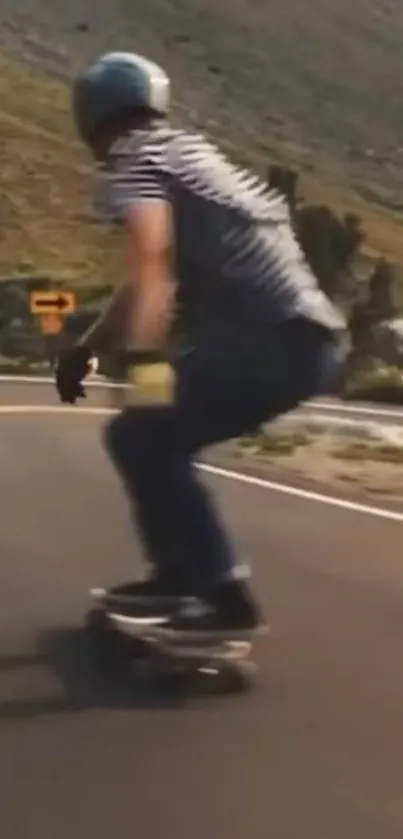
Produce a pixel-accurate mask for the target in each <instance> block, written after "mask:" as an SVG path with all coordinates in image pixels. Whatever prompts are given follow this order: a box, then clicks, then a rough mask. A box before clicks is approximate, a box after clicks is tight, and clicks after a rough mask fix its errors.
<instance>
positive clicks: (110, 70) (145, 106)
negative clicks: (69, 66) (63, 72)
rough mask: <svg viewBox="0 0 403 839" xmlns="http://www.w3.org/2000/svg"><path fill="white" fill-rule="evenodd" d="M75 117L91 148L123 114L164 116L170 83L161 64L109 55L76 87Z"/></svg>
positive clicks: (126, 55) (127, 54)
mask: <svg viewBox="0 0 403 839" xmlns="http://www.w3.org/2000/svg"><path fill="white" fill-rule="evenodd" d="M72 99H73V102H72V106H73V116H74V120H75V124H76V128H77V130H78V133H79V135H80V136H81V138H82V139H83V140H84V142H85V143H87V144H88V145H92V144H93V142H94V140H96V138H97V137H98V136H99V134H100V132H102V131H103V130H105V127H107V126H108V125H110V124H111V123H112V122H113V121H114V119H115V118H117V117H118V116H119V114H122V113H130V112H133V113H135V112H136V111H143V112H150V113H152V114H155V115H160V116H165V115H166V114H167V113H168V111H169V105H170V81H169V78H168V76H167V74H166V73H165V72H164V70H162V68H161V67H159V66H158V64H154V63H153V62H152V61H149V60H148V59H147V58H143V57H142V56H141V55H136V54H135V53H131V52H109V53H106V55H103V56H102V57H101V58H99V59H98V60H97V61H96V62H95V63H94V64H92V65H90V67H88V68H87V69H86V70H84V72H83V73H81V75H80V76H79V77H78V78H77V79H76V81H75V82H74V85H73V96H72Z"/></svg>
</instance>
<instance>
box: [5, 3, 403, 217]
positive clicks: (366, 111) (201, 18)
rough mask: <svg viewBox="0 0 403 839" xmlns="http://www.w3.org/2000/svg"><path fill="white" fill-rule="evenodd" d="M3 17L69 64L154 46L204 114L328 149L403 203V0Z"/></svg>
mask: <svg viewBox="0 0 403 839" xmlns="http://www.w3.org/2000/svg"><path fill="white" fill-rule="evenodd" d="M0 19H1V24H0V26H1V32H2V38H3V42H4V41H5V42H7V43H8V44H9V45H10V44H12V45H13V46H14V47H17V48H18V49H20V48H21V45H22V46H23V47H24V49H25V50H26V51H28V50H29V51H31V52H35V53H36V54H37V55H38V56H39V57H40V58H41V60H45V61H48V62H51V63H52V64H53V65H54V66H57V67H59V69H61V70H63V71H64V70H66V69H69V68H71V67H72V66H74V65H75V64H76V63H77V61H79V60H80V59H82V58H85V57H88V56H92V55H94V54H95V53H97V52H99V50H104V49H108V48H111V47H112V48H126V47H129V48H133V49H136V50H139V51H145V52H147V53H148V54H149V55H150V56H152V57H153V58H155V59H156V60H157V61H160V62H162V63H163V64H164V65H165V66H166V67H167V69H168V71H169V72H170V73H171V75H172V77H173V80H174V82H175V88H176V96H177V100H178V102H179V104H180V105H181V106H182V107H183V108H184V109H185V110H186V111H187V113H188V114H189V115H190V116H191V118H193V120H194V121H195V122H198V123H199V124H201V125H206V124H209V123H210V124H213V127H215V128H216V129H217V130H219V131H221V132H223V133H225V134H226V136H227V137H231V139H232V140H233V141H234V142H235V143H236V144H239V145H243V146H247V147H248V148H249V149H252V148H253V149H255V151H256V152H259V151H261V150H262V149H263V150H264V149H265V148H266V147H269V148H273V147H275V148H276V145H278V146H279V147H280V148H281V150H282V153H283V155H284V154H285V155H286V156H287V157H288V159H289V158H290V156H291V157H293V158H294V159H296V160H297V161H302V162H304V161H305V162H306V160H307V157H308V158H309V154H310V153H312V151H313V152H314V155H315V157H316V158H317V157H318V156H319V157H320V156H323V155H324V156H325V157H326V156H327V155H328V156H330V157H331V158H332V159H333V166H334V167H335V169H336V175H337V169H338V167H339V166H340V165H342V166H347V167H349V169H348V174H350V175H351V176H354V179H355V180H358V181H360V183H361V189H362V191H363V193H364V194H365V197H367V198H373V197H374V196H375V195H376V196H378V197H379V196H381V197H382V198H383V199H384V200H385V201H387V202H388V203H389V204H395V205H400V203H401V198H400V193H401V187H402V185H403V166H401V163H402V158H403V108H402V103H401V70H402V49H401V45H402V41H403V5H402V2H401V0H380V2H376V3H375V2H373V3H371V2H369V0H337V2H336V0H298V2H296V0H219V2H217V0H147V2H140V0H116V2H115V3H109V2H106V0H86V3H85V4H82V3H81V2H78V0H69V2H66V0H18V3H15V2H14V0H0ZM214 124H215V125H214ZM284 141H286V145H284ZM287 143H288V144H289V145H287ZM328 163H329V166H330V161H328ZM339 174H340V173H339Z"/></svg>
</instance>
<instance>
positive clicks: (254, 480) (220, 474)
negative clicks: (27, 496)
mask: <svg viewBox="0 0 403 839" xmlns="http://www.w3.org/2000/svg"><path fill="white" fill-rule="evenodd" d="M117 412H118V409H117V408H96V407H90V406H88V407H85V406H83V407H80V408H75V407H74V406H68V405H0V416H7V415H11V414H40V413H42V414H65V415H67V416H75V417H79V416H82V417H84V416H111V415H113V414H116V413H117ZM196 466H197V468H198V469H200V470H201V471H202V472H206V473H207V474H210V475H214V476H215V477H217V478H224V479H226V480H231V481H236V482H237V483H241V484H245V485H249V486H254V487H257V488H259V489H266V490H269V491H271V492H278V493H281V494H282V495H289V496H291V497H293V498H300V499H301V500H305V501H315V502H316V503H319V504H327V505H328V506H329V507H336V508H339V509H342V510H348V511H350V512H354V513H362V514H364V515H370V516H373V517H375V518H383V519H386V520H388V521H395V522H399V523H401V524H403V513H399V512H398V511H397V510H388V509H386V508H384V507H372V506H371V505H369V504H360V503H359V502H356V501H348V500H347V499H344V498H337V496H334V495H325V494H323V493H321V492H314V491H312V490H308V489H301V488H299V487H294V486H292V485H290V484H281V483H278V482H277V481H270V480H268V479H267V478H258V477H257V476H255V475H245V474H244V473H243V472H237V471H236V470H232V469H224V468H221V467H220V466H212V465H210V464H208V463H197V464H196Z"/></svg>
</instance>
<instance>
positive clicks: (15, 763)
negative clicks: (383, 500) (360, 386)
mask: <svg viewBox="0 0 403 839" xmlns="http://www.w3.org/2000/svg"><path fill="white" fill-rule="evenodd" d="M100 399H101V396H100V395H99V394H98V395H95V393H94V394H91V399H90V405H91V406H92V407H94V406H95V403H96V401H97V400H98V404H99V401H100ZM34 404H36V407H37V408H38V406H40V405H42V406H46V405H50V406H56V405H57V402H56V399H55V397H54V395H53V393H52V391H51V390H50V389H49V388H46V386H44V387H43V388H40V387H39V386H37V387H36V388H34V387H33V386H22V385H20V386H18V387H15V386H8V385H6V384H2V385H1V387H0V424H1V433H0V464H1V468H0V489H1V504H2V516H1V547H2V562H1V565H0V777H1V784H0V835H1V836H4V837H5V839H72V837H74V839H110V837H116V839H125V837H127V836H133V837H139V839H140V837H141V839H167V837H170V836H172V837H175V839H207V837H209V839H268V837H269V836H270V837H273V839H401V837H402V835H403V798H402V789H403V758H402V755H403V717H402V707H403V669H402V647H403V551H402V543H403V516H402V517H401V519H400V520H399V519H397V520H393V519H388V518H382V517H379V516H374V515H371V514H369V513H368V512H367V513H363V512H357V511H354V510H352V509H343V508H340V507H335V506H332V505H329V504H321V503H319V502H316V501H314V500H312V499H309V498H304V497H295V496H292V495H288V494H283V493H279V492H275V491H273V490H270V489H269V488H267V487H263V486H261V485H260V486H259V485H253V484H244V483H242V482H240V481H237V480H230V479H228V478H222V477H219V476H217V475H216V476H214V475H211V474H210V475H209V476H208V477H207V479H208V480H209V482H210V483H211V485H212V487H213V488H214V489H215V490H216V491H217V492H219V494H220V496H221V497H222V500H223V504H224V509H225V512H226V515H227V516H228V519H229V520H230V521H231V524H232V526H233V528H234V531H235V533H236V536H237V539H238V541H239V546H240V548H241V549H242V551H243V552H244V554H245V556H248V557H250V558H251V561H252V563H253V568H254V572H255V579H256V584H257V585H258V587H259V590H260V593H261V597H262V599H263V602H264V605H265V607H266V609H267V612H268V615H269V618H270V622H271V624H272V628H273V635H272V637H271V639H269V641H268V642H266V641H265V642H264V644H262V646H261V648H260V649H259V650H258V653H257V654H258V659H259V663H260V681H259V684H258V686H257V687H256V689H254V690H253V691H251V692H249V693H247V694H245V695H243V696H238V697H230V698H226V699H225V698H222V697H218V696H217V697H214V696H210V697H194V698H193V699H189V701H187V702H172V701H171V702H169V701H168V699H167V698H166V699H165V700H164V699H163V697H158V696H156V695H155V694H154V695H153V694H152V693H150V692H147V691H146V690H145V689H144V685H143V686H141V684H138V685H137V686H136V685H133V686H132V690H131V691H128V690H127V689H125V688H124V687H121V689H119V690H118V688H117V686H116V685H112V684H111V685H109V687H108V686H105V685H103V686H102V685H100V684H98V683H97V682H96V680H95V679H94V678H93V674H92V673H91V668H90V667H89V662H88V660H87V659H86V658H85V656H84V653H83V647H82V645H81V644H80V637H81V636H80V633H79V629H78V628H79V626H80V623H81V621H82V618H83V614H84V612H85V608H86V603H87V600H86V592H87V589H88V587H89V586H91V585H94V584H100V583H103V582H111V581H113V580H119V579H121V578H122V577H125V576H126V575H128V574H129V573H130V572H131V570H134V571H136V572H137V571H139V569H140V565H139V552H138V550H137V548H136V546H134V545H133V543H132V541H131V531H130V525H129V520H128V512H127V508H126V505H125V503H122V495H121V493H120V488H119V485H118V483H117V480H116V478H115V476H114V474H113V472H112V471H111V470H110V468H109V466H108V464H107V462H106V460H105V457H104V455H103V453H102V450H101V448H100V444H99V435H98V432H99V428H100V426H101V424H102V422H103V418H102V416H101V415H98V414H97V412H96V411H95V412H92V413H91V412H90V413H88V412H87V411H82V410H81V409H72V410H67V411H66V412H59V413H57V414H55V413H49V412H46V410H43V411H38V410H37V411H36V412H33V411H31V412H29V411H28V407H27V406H29V405H34ZM7 405H15V406H18V405H19V406H20V410H19V412H18V413H17V412H16V411H15V412H12V413H10V412H5V410H4V409H5V407H6V406H7ZM21 406H25V407H26V408H27V410H24V409H22V408H21Z"/></svg>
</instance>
